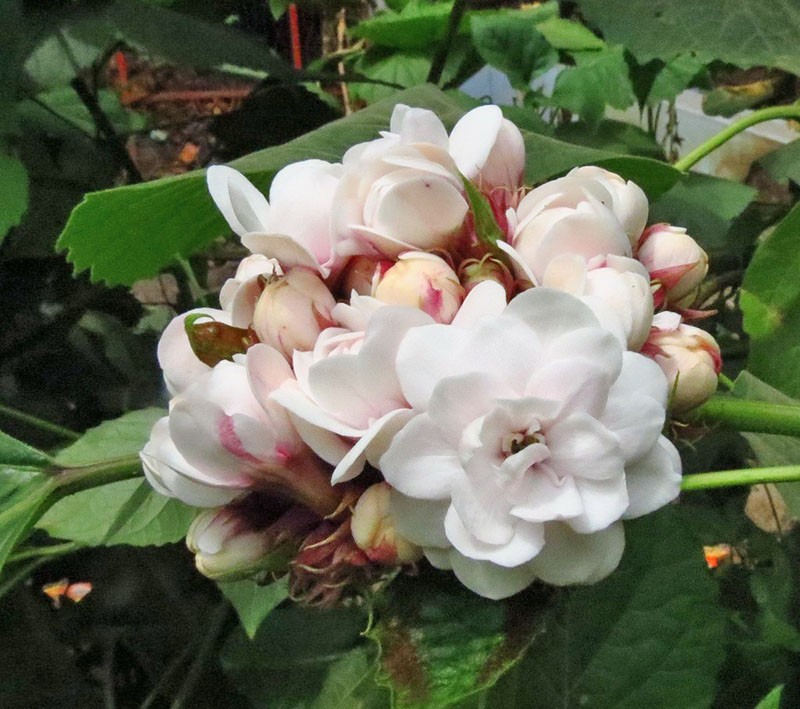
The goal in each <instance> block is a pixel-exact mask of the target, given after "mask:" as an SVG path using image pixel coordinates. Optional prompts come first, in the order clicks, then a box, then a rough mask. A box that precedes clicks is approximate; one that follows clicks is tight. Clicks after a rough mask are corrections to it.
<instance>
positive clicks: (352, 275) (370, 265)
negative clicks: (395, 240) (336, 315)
mask: <svg viewBox="0 0 800 709" xmlns="http://www.w3.org/2000/svg"><path fill="white" fill-rule="evenodd" d="M393 263H394V262H393V261H388V260H386V259H381V260H380V261H376V260H375V259H373V258H369V257H368V256H356V257H355V258H352V259H350V261H349V263H348V264H347V266H346V267H345V269H344V274H343V276H342V288H341V290H342V294H343V295H345V296H346V297H348V298H349V297H350V294H351V293H352V292H353V291H355V292H356V293H358V294H359V295H371V294H372V289H373V288H374V287H375V284H376V282H377V281H378V280H379V279H380V277H381V276H383V274H384V273H386V271H387V270H389V269H390V268H391V267H392V264H393Z"/></svg>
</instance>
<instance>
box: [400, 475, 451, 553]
mask: <svg viewBox="0 0 800 709" xmlns="http://www.w3.org/2000/svg"><path fill="white" fill-rule="evenodd" d="M449 506H450V505H449V502H448V501H446V500H419V499H417V498H414V497H407V496H406V495H403V494H402V493H401V492H398V491H397V490H394V489H393V490H392V492H391V496H390V498H389V512H390V513H391V516H392V519H393V520H394V524H395V529H396V530H397V532H398V534H400V535H401V536H402V537H405V538H406V539H408V541H410V542H412V543H413V544H417V545H418V546H422V547H426V549H427V548H429V547H449V546H450V543H449V542H448V541H447V535H446V534H445V532H444V517H445V514H446V513H447V508H448V507H449Z"/></svg>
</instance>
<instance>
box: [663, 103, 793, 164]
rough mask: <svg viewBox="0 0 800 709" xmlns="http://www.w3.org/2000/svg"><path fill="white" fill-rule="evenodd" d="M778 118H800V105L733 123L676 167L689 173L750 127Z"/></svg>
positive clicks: (755, 113) (776, 108) (758, 113)
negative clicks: (709, 155) (690, 169)
mask: <svg viewBox="0 0 800 709" xmlns="http://www.w3.org/2000/svg"><path fill="white" fill-rule="evenodd" d="M776 118H794V119H798V118H800V105H798V104H791V105H789V106H770V107H769V108H762V109H760V110H758V111H753V112H752V113H751V114H750V115H748V116H745V117H744V118H740V119H739V120H738V121H735V122H734V123H731V125H729V126H728V127H727V128H726V129H725V130H723V131H720V132H719V133H717V135H715V136H713V137H712V138H709V139H708V140H707V141H706V142H705V143H703V144H702V145H699V146H698V147H696V148H695V149H694V150H692V151H691V152H690V153H689V154H688V155H685V156H684V157H682V158H681V159H680V160H678V161H677V162H676V163H675V165H674V167H675V169H676V170H680V171H681V172H687V171H688V170H689V168H691V167H692V166H693V165H695V164H696V163H698V162H700V161H701V160H702V159H703V158H704V157H705V156H706V155H708V154H709V153H711V152H713V151H714V150H716V149H717V148H718V147H720V146H721V145H723V144H724V143H727V142H728V141H729V140H730V139H731V138H733V136H735V135H737V134H738V133H741V132H742V131H743V130H747V129H748V128H749V127H750V126H754V125H756V124H757V123H763V122H764V121H772V120H774V119H776Z"/></svg>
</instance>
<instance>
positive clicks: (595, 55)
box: [550, 46, 636, 126]
mask: <svg viewBox="0 0 800 709" xmlns="http://www.w3.org/2000/svg"><path fill="white" fill-rule="evenodd" d="M574 57H575V62H576V65H575V66H574V67H567V68H566V69H564V70H563V71H562V72H561V73H560V74H559V75H558V78H557V79H556V85H555V87H554V89H553V95H552V97H551V99H550V102H551V103H552V104H553V105H554V106H558V107H559V108H566V109H567V110H569V111H572V112H573V113H577V114H578V115H579V116H580V117H581V118H582V119H583V120H584V121H586V122H587V123H588V124H589V125H591V126H596V125H597V124H598V123H599V121H600V119H601V118H602V117H603V114H604V113H605V109H606V106H612V107H613V108H620V109H622V108H628V106H631V105H632V104H633V103H635V101H636V95H635V94H634V92H633V84H632V83H631V80H630V76H629V71H628V65H627V63H626V62H625V49H624V48H623V47H619V46H617V47H608V48H607V49H602V50H599V51H596V52H577V53H575V55H574Z"/></svg>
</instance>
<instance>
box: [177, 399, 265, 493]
mask: <svg viewBox="0 0 800 709" xmlns="http://www.w3.org/2000/svg"><path fill="white" fill-rule="evenodd" d="M169 431H170V436H171V438H172V440H173V442H174V443H175V446H176V448H177V449H178V451H180V453H181V455H183V457H184V458H185V459H186V461H187V462H188V463H189V464H190V465H192V466H194V467H195V468H197V470H198V471H201V472H202V473H203V479H202V482H208V483H211V484H216V485H226V486H231V487H235V486H242V487H244V486H246V485H248V484H249V483H250V481H251V477H252V472H253V471H254V469H255V468H256V467H257V465H256V464H255V463H254V461H253V458H252V456H251V455H249V454H248V453H247V451H245V450H244V449H243V447H242V445H241V442H240V441H239V440H238V436H236V431H235V428H234V425H233V422H231V421H230V420H229V417H228V416H226V415H225V412H224V411H223V410H222V409H221V408H220V407H218V406H215V405H214V404H212V403H210V402H208V401H202V400H197V401H192V402H186V401H179V402H178V403H177V404H175V406H173V408H172V410H171V411H170V415H169ZM223 435H225V436H226V442H227V445H226V444H225V443H223V441H222V440H221V437H222V436H223ZM235 451H240V452H241V453H242V455H237V453H236V452H235ZM256 463H257V461H256Z"/></svg>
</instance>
